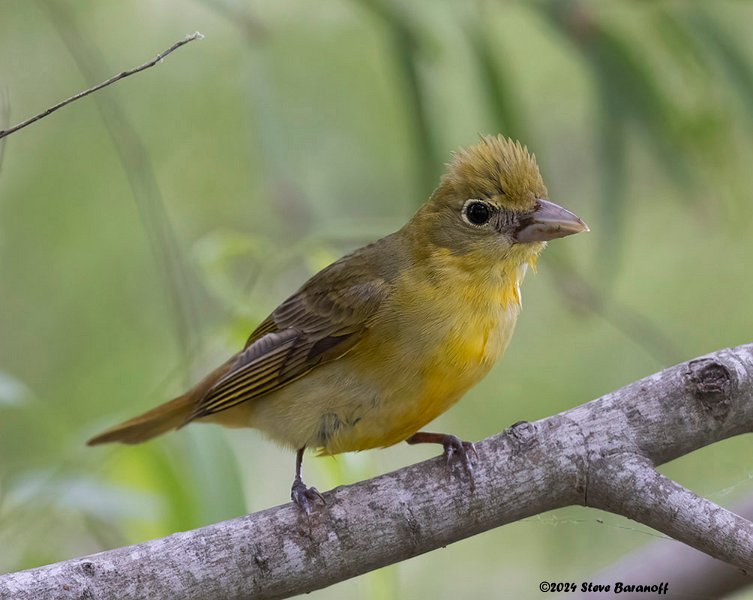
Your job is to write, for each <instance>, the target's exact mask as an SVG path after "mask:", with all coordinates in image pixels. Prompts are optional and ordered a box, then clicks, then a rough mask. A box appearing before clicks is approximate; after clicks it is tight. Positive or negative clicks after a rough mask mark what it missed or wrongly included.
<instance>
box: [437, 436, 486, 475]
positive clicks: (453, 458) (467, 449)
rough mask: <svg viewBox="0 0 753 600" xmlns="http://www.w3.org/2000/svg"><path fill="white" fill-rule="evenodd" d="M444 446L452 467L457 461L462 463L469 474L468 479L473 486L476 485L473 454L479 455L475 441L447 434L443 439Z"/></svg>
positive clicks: (447, 459) (446, 456)
mask: <svg viewBox="0 0 753 600" xmlns="http://www.w3.org/2000/svg"><path fill="white" fill-rule="evenodd" d="M442 446H443V447H444V456H445V460H446V461H447V464H448V466H449V467H450V468H452V467H453V466H454V465H455V464H456V463H458V462H459V463H460V465H461V466H462V468H463V471H465V474H466V475H468V479H469V480H470V482H471V487H474V484H475V482H474V479H473V463H472V462H471V455H473V456H474V457H476V458H477V457H478V454H477V453H476V447H475V446H474V445H473V442H464V441H462V440H461V439H460V438H458V437H456V436H454V435H446V436H445V437H444V439H443V440H442Z"/></svg>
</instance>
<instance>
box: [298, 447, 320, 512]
mask: <svg viewBox="0 0 753 600" xmlns="http://www.w3.org/2000/svg"><path fill="white" fill-rule="evenodd" d="M304 450H306V448H305V446H304V447H303V448H299V449H298V451H297V452H296V455H295V479H293V487H292V488H290V499H291V500H292V501H293V502H294V503H295V504H296V505H297V506H298V508H300V509H302V510H303V512H305V513H306V514H309V513H310V512H311V506H312V504H311V503H312V502H314V501H315V500H317V498H318V499H319V500H321V501H322V504H326V502H325V501H324V497H323V496H322V495H321V494H320V493H319V490H317V489H316V488H315V487H306V484H305V483H303V480H302V479H301V468H302V467H303V451H304Z"/></svg>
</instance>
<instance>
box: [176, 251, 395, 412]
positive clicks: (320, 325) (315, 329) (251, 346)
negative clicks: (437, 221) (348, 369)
mask: <svg viewBox="0 0 753 600" xmlns="http://www.w3.org/2000/svg"><path fill="white" fill-rule="evenodd" d="M368 258H369V256H363V255H362V254H359V253H355V254H352V255H350V256H347V257H345V258H342V259H340V260H339V261H337V262H336V263H333V264H332V265H330V266H329V267H327V268H326V269H324V270H323V271H321V272H319V273H317V274H316V275H315V276H314V277H312V278H311V279H310V280H309V281H308V282H307V283H306V284H305V285H304V286H303V287H302V288H301V289H300V290H298V291H297V292H296V293H295V294H293V295H292V296H291V297H290V298H288V299H287V300H286V301H285V302H283V303H282V304H281V305H280V306H279V307H277V309H276V310H275V311H274V312H273V313H272V314H271V315H270V316H269V317H267V318H266V319H265V320H264V321H263V322H262V323H261V324H260V325H259V326H258V327H257V328H256V330H254V332H253V333H252V334H251V336H250V337H249V339H248V341H247V342H246V347H245V348H244V349H243V351H242V352H240V353H239V354H238V357H237V359H236V361H235V363H233V364H232V365H231V366H230V367H229V368H228V371H227V373H226V374H225V375H224V376H223V377H222V378H221V379H219V380H218V381H217V383H215V384H214V385H213V386H212V387H211V388H209V390H208V391H207V392H206V394H205V395H204V396H203V398H202V399H201V400H200V401H199V403H198V404H197V406H196V409H195V411H194V413H193V414H192V416H191V419H196V418H200V417H203V416H207V415H210V414H212V413H217V412H220V411H223V410H227V409H228V408H231V407H233V406H236V405H238V404H240V403H242V402H247V401H249V400H252V399H254V398H257V397H259V396H261V395H263V394H267V393H269V392H272V391H275V390H278V389H280V388H281V387H283V386H285V385H287V384H288V383H290V382H291V381H293V380H295V379H298V378H299V377H301V376H303V375H305V374H306V373H308V372H309V371H311V370H312V369H314V368H315V367H317V366H318V365H320V364H323V363H325V362H328V361H331V360H334V359H337V358H339V357H341V356H342V355H343V354H345V353H346V352H348V351H349V350H350V349H351V348H353V346H354V345H355V344H356V343H358V341H359V340H360V339H361V337H362V336H363V334H364V333H365V332H366V331H367V330H368V328H369V326H370V325H371V322H372V319H373V317H374V316H375V314H376V313H377V310H378V309H379V306H380V305H381V303H382V301H383V299H384V298H385V296H386V294H387V293H388V288H389V284H388V283H387V282H386V281H385V279H384V278H383V277H380V276H379V275H378V274H376V273H375V272H374V267H373V263H371V261H369V260H368ZM370 263H371V264H370Z"/></svg>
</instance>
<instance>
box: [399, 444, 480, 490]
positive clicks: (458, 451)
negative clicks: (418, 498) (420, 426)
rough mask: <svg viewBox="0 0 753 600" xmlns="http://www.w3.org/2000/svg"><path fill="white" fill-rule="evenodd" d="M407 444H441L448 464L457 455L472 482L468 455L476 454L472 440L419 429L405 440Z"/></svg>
mask: <svg viewBox="0 0 753 600" xmlns="http://www.w3.org/2000/svg"><path fill="white" fill-rule="evenodd" d="M405 441H406V442H408V443H409V444H442V446H443V447H444V456H445V459H446V460H447V464H448V465H452V461H453V459H454V457H456V456H457V457H458V459H459V460H460V464H461V465H463V470H464V471H465V472H466V473H467V475H468V478H469V479H470V480H471V484H473V465H472V464H471V459H470V455H471V454H473V455H474V456H477V455H476V448H475V447H474V446H473V443H472V442H464V441H462V440H460V439H459V438H457V437H455V436H454V435H449V434H446V433H429V432H427V431H419V432H417V433H414V434H413V435H412V436H410V437H409V438H408V439H407V440H405Z"/></svg>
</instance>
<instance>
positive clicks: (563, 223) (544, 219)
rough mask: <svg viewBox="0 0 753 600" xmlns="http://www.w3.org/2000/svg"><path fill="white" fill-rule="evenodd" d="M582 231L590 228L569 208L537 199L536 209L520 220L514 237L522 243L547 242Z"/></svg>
mask: <svg viewBox="0 0 753 600" xmlns="http://www.w3.org/2000/svg"><path fill="white" fill-rule="evenodd" d="M581 231H590V230H589V229H588V225H586V224H585V223H584V222H583V221H581V220H580V219H579V218H578V217H576V216H575V215H574V214H573V213H571V212H570V211H569V210H567V209H565V208H562V207H561V206H560V205H559V204H555V203H554V202H549V200H537V201H536V209H535V210H534V211H533V212H532V213H529V214H528V215H526V216H525V217H523V218H522V219H521V220H520V226H519V227H518V229H517V231H516V232H515V233H514V234H513V239H514V240H515V241H516V242H522V243H525V242H546V241H549V240H554V239H557V238H561V237H565V236H568V235H572V234H574V233H580V232H581Z"/></svg>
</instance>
